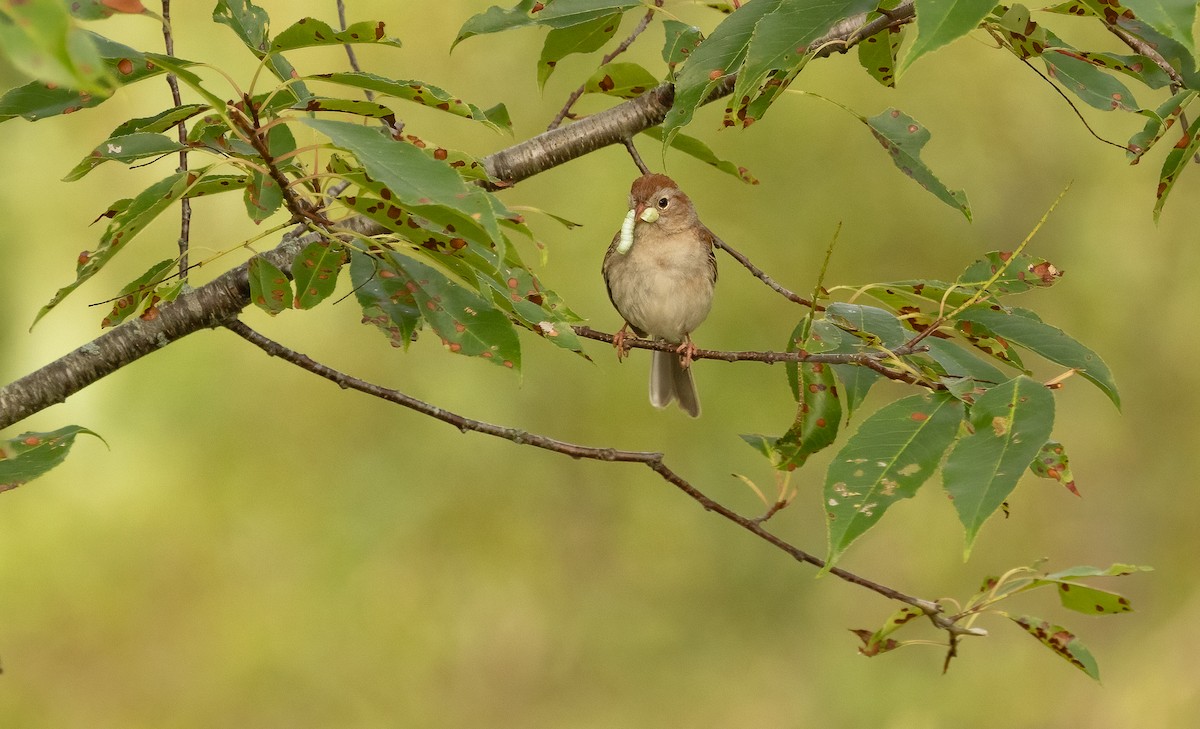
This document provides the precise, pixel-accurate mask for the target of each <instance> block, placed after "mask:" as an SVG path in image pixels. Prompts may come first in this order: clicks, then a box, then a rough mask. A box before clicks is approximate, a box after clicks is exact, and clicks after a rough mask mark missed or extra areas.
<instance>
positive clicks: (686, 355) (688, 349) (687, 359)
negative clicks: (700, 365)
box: [675, 334, 696, 369]
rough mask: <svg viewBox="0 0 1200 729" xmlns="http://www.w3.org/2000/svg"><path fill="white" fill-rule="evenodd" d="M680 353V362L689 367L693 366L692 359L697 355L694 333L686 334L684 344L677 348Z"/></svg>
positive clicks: (685, 367)
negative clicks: (693, 339)
mask: <svg viewBox="0 0 1200 729" xmlns="http://www.w3.org/2000/svg"><path fill="white" fill-rule="evenodd" d="M675 351H676V352H677V353H678V354H679V364H680V365H681V366H682V367H683V368H684V369H687V368H688V367H691V366H692V359H693V358H694V357H695V356H696V345H695V344H693V343H692V335H690V334H685V335H684V337H683V344H681V345H679V346H678V347H676V348H675Z"/></svg>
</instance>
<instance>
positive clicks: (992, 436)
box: [942, 376, 1054, 554]
mask: <svg viewBox="0 0 1200 729" xmlns="http://www.w3.org/2000/svg"><path fill="white" fill-rule="evenodd" d="M970 423H971V427H972V428H973V429H974V432H973V433H971V434H970V435H968V436H966V437H964V438H963V439H962V440H960V441H959V442H958V445H956V446H955V448H954V450H953V451H951V453H950V456H949V457H948V458H947V459H946V465H945V466H944V467H943V469H942V476H943V481H944V482H945V487H946V493H947V494H949V496H950V498H951V499H952V500H953V501H954V508H955V510H956V511H957V512H958V518H959V520H960V521H961V522H962V524H963V527H964V528H965V529H966V551H967V553H968V554H969V553H970V550H971V546H972V545H973V544H974V542H975V537H976V535H977V534H978V533H979V528H980V527H981V526H983V523H984V522H985V521H987V519H988V517H990V516H991V515H992V514H993V513H994V512H995V511H996V510H997V509H999V508H1000V505H1001V504H1002V503H1004V500H1005V499H1007V498H1008V495H1009V494H1011V493H1012V491H1013V489H1014V488H1016V485H1017V481H1018V480H1020V478H1021V475H1022V474H1023V473H1025V469H1027V468H1028V467H1029V464H1030V463H1032V462H1033V459H1034V458H1035V457H1036V456H1037V454H1038V450H1039V449H1040V448H1041V446H1042V444H1043V443H1045V442H1046V440H1047V439H1048V438H1049V437H1050V430H1051V428H1052V427H1053V425H1054V396H1053V395H1052V394H1050V391H1049V390H1047V389H1046V388H1045V387H1043V386H1042V384H1041V383H1039V382H1036V381H1035V380H1032V379H1030V378H1028V377H1025V376H1019V377H1016V378H1014V379H1012V380H1009V381H1008V382H1004V383H1001V384H999V385H996V386H995V387H993V388H992V389H990V390H988V391H987V392H985V393H984V394H983V395H981V396H979V398H977V399H976V400H975V404H974V405H973V406H972V407H971V413H970Z"/></svg>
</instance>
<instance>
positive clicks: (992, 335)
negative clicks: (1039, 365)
mask: <svg viewBox="0 0 1200 729" xmlns="http://www.w3.org/2000/svg"><path fill="white" fill-rule="evenodd" d="M954 328H955V330H956V331H957V332H958V333H959V335H961V336H962V338H963V339H965V340H967V342H969V343H970V344H971V346H972V347H974V348H975V349H978V350H979V351H981V352H983V353H985V354H987V355H990V356H992V357H995V358H996V359H998V360H1000V361H1001V362H1003V363H1004V364H1006V365H1009V366H1011V367H1015V368H1017V369H1018V370H1021V371H1022V372H1027V370H1026V369H1025V363H1024V362H1022V361H1021V354H1020V353H1019V352H1018V351H1017V349H1016V347H1014V346H1013V345H1012V344H1011V343H1009V342H1008V340H1006V339H1005V338H1004V337H1002V336H1000V335H998V334H997V333H996V332H993V331H992V330H991V329H988V328H987V327H986V326H984V325H983V324H979V323H977V322H973V321H957V322H955V324H954Z"/></svg>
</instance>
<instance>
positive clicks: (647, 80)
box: [583, 63, 658, 99]
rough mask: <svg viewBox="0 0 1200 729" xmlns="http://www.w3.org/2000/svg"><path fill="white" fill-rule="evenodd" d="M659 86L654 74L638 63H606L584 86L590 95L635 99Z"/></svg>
mask: <svg viewBox="0 0 1200 729" xmlns="http://www.w3.org/2000/svg"><path fill="white" fill-rule="evenodd" d="M655 86H658V79H656V78H655V77H654V74H652V73H650V72H649V71H647V70H646V69H645V68H642V66H641V65H639V64H637V63H606V64H604V65H603V66H601V67H600V68H598V69H596V72H595V73H593V74H592V76H591V78H589V79H588V80H587V81H585V82H584V84H583V90H584V91H585V92H587V93H589V94H608V95H609V96H615V97H617V98H619V99H633V98H636V97H638V96H641V95H642V94H644V93H646V92H647V91H649V90H650V89H652V88H654V87H655Z"/></svg>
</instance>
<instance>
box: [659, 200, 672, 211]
mask: <svg viewBox="0 0 1200 729" xmlns="http://www.w3.org/2000/svg"><path fill="white" fill-rule="evenodd" d="M670 202H671V201H670V199H668V198H665V197H660V198H659V199H658V209H659V210H666V209H667V205H668V204H670Z"/></svg>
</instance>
